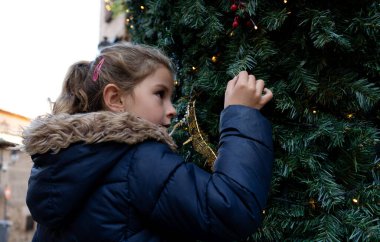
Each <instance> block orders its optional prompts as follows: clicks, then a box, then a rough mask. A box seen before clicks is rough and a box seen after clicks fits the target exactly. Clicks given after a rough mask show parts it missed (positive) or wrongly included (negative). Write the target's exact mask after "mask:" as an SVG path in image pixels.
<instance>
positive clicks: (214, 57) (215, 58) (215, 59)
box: [211, 55, 218, 63]
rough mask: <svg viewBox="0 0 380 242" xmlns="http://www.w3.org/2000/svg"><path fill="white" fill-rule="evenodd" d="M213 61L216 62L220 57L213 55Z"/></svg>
mask: <svg viewBox="0 0 380 242" xmlns="http://www.w3.org/2000/svg"><path fill="white" fill-rule="evenodd" d="M211 61H212V62H213V63H216V62H217V61H218V58H217V57H216V56H215V55H213V56H212V57H211Z"/></svg>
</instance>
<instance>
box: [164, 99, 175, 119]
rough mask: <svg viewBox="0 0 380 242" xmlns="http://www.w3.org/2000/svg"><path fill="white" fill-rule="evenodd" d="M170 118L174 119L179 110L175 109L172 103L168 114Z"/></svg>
mask: <svg viewBox="0 0 380 242" xmlns="http://www.w3.org/2000/svg"><path fill="white" fill-rule="evenodd" d="M166 115H167V116H168V117H169V118H173V117H175V116H176V115H177V110H176V109H175V108H174V106H173V104H172V103H171V102H170V103H169V107H168V110H167V114H166Z"/></svg>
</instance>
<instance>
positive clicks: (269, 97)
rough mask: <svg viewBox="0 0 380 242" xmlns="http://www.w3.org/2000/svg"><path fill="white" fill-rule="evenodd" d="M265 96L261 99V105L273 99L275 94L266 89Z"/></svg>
mask: <svg viewBox="0 0 380 242" xmlns="http://www.w3.org/2000/svg"><path fill="white" fill-rule="evenodd" d="M263 92H264V94H263V95H262V97H261V103H263V104H265V103H267V102H269V101H270V100H271V99H272V98H273V93H272V91H271V90H269V89H268V88H264V91H263Z"/></svg>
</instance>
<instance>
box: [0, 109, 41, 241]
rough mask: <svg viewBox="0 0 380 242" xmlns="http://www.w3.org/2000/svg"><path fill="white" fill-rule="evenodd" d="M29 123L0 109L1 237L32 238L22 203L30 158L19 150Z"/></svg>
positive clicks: (23, 201)
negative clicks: (23, 130)
mask: <svg viewBox="0 0 380 242" xmlns="http://www.w3.org/2000/svg"><path fill="white" fill-rule="evenodd" d="M29 123H30V120H29V118H26V117H24V116H21V115H18V114H15V113H12V112H9V111H6V110H2V109H0V222H1V223H0V241H9V242H24V241H25V242H26V241H31V238H32V235H33V232H34V229H35V223H34V222H33V219H32V217H31V215H30V213H29V210H28V208H27V206H26V203H25V197H26V190H27V187H28V178H29V174H30V169H31V167H32V161H31V159H30V156H29V155H27V154H26V153H25V152H23V151H22V150H21V144H22V143H21V142H22V139H21V133H22V129H23V128H24V127H25V126H27V125H28V124H29ZM4 236H6V237H7V240H5V239H4Z"/></svg>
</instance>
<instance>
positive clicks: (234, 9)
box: [230, 4, 238, 12]
mask: <svg viewBox="0 0 380 242" xmlns="http://www.w3.org/2000/svg"><path fill="white" fill-rule="evenodd" d="M230 9H231V11H232V12H236V10H237V9H238V6H237V5H236V4H232V5H231V7H230Z"/></svg>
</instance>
